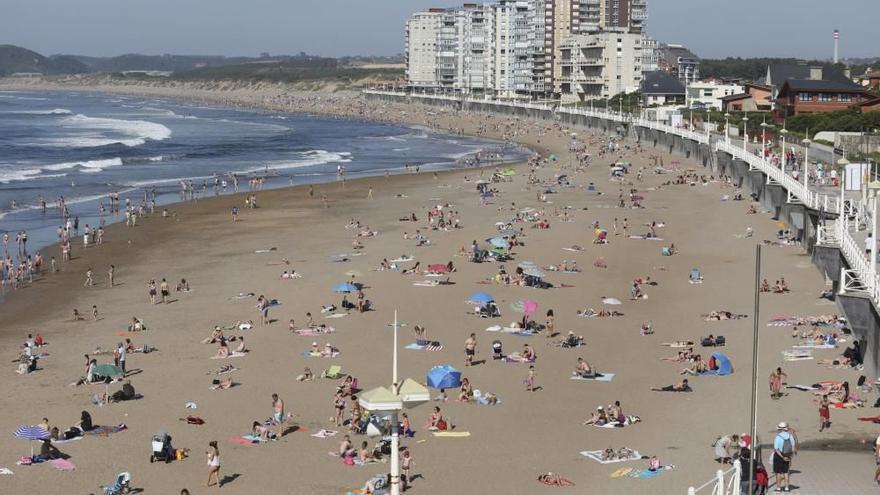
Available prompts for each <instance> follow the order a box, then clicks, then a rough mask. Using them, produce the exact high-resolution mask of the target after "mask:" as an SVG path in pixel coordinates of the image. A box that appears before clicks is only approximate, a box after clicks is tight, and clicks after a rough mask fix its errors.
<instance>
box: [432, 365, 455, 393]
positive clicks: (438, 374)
mask: <svg viewBox="0 0 880 495" xmlns="http://www.w3.org/2000/svg"><path fill="white" fill-rule="evenodd" d="M427 383H428V386H429V387H431V388H457V387H460V386H461V371H458V370H457V369H455V368H453V367H452V366H449V365H443V366H434V367H433V368H431V369H430V370H429V371H428V376H427Z"/></svg>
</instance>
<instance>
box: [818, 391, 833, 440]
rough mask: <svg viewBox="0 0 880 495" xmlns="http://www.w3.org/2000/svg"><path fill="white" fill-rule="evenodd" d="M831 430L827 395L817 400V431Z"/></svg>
mask: <svg viewBox="0 0 880 495" xmlns="http://www.w3.org/2000/svg"><path fill="white" fill-rule="evenodd" d="M826 428H831V410H830V409H829V405H828V395H823V396H822V398H821V399H819V431H820V432H821V431H825V429H826Z"/></svg>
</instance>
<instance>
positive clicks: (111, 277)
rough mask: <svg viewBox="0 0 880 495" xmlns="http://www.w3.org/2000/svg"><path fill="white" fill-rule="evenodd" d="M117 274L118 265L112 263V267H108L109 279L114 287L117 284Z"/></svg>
mask: <svg viewBox="0 0 880 495" xmlns="http://www.w3.org/2000/svg"><path fill="white" fill-rule="evenodd" d="M115 275H116V267H115V266H113V265H110V268H108V269H107V279H108V280H109V282H110V287H113V286H114V285H116V278H115Z"/></svg>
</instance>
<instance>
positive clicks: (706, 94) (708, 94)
mask: <svg viewBox="0 0 880 495" xmlns="http://www.w3.org/2000/svg"><path fill="white" fill-rule="evenodd" d="M712 94H713V93H712V90H711V89H704V90H703V96H712Z"/></svg>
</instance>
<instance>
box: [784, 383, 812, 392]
mask: <svg viewBox="0 0 880 495" xmlns="http://www.w3.org/2000/svg"><path fill="white" fill-rule="evenodd" d="M785 388H793V389H795V390H800V391H801V392H812V391H815V390H819V387H814V386H812V385H787V386H786V387H785Z"/></svg>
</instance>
